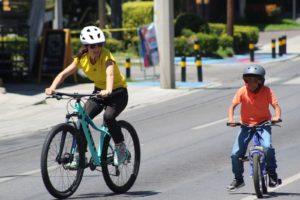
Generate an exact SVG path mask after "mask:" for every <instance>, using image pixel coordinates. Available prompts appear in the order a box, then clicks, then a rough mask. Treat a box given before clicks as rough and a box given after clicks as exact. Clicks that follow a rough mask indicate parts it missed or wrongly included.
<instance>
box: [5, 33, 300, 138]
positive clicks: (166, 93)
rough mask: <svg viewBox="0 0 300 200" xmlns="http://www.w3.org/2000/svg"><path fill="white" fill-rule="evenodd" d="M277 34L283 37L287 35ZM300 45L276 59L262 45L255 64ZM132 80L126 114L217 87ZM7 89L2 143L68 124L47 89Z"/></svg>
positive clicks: (67, 88)
mask: <svg viewBox="0 0 300 200" xmlns="http://www.w3.org/2000/svg"><path fill="white" fill-rule="evenodd" d="M276 34H278V35H282V34H284V33H276ZM262 35H263V34H262ZM265 36H266V34H265ZM268 40H269V39H268ZM262 41H267V39H266V38H262ZM269 41H270V40H269ZM299 44H300V34H298V35H297V34H295V35H294V36H293V37H291V38H289V37H288V40H287V54H286V55H284V56H282V57H278V56H277V57H276V59H272V58H271V44H268V43H266V42H265V43H261V45H260V49H259V50H257V51H256V53H255V62H257V63H262V64H263V63H270V62H280V61H283V60H288V59H292V58H294V57H295V56H298V55H299V54H300V45H299ZM277 52H278V51H277ZM190 59H191V60H190V65H193V62H194V61H193V60H192V58H190ZM249 59H250V57H249V55H247V54H246V55H236V56H234V57H233V58H228V59H209V58H207V59H206V58H204V59H203V65H204V66H205V65H214V66H218V65H220V64H222V65H229V64H230V65H233V64H236V65H243V64H248V63H251V62H250V60H249ZM188 62H189V61H188ZM192 67H194V66H192ZM122 70H124V69H122ZM176 70H177V72H178V71H180V68H179V67H177V68H176ZM152 73H153V72H150V73H149V74H152ZM157 73H158V71H157ZM179 73H180V72H179ZM177 75H178V74H177ZM132 76H133V77H132V78H133V79H136V81H134V82H130V83H129V86H128V90H129V93H130V96H129V103H128V106H127V108H126V110H125V112H126V111H128V110H130V109H136V108H140V107H143V106H147V105H150V104H155V103H157V102H162V101H166V100H169V99H172V98H176V97H178V96H182V95H187V94H189V93H191V92H194V91H195V90H191V89H194V88H201V87H207V86H213V84H214V83H213V82H197V81H196V80H195V78H194V79H193V80H192V81H189V82H184V83H183V82H180V81H179V80H177V81H176V87H177V88H178V89H176V90H173V89H161V88H160V87H159V81H158V80H157V79H156V80H155V81H153V80H148V81H147V80H145V79H144V74H143V72H142V71H141V70H139V69H137V68H135V71H133V73H132ZM177 77H180V76H177ZM3 86H4V87H1V85H0V105H1V106H0V113H1V115H0V140H1V139H8V138H13V137H16V136H19V135H25V134H32V133H33V132H34V131H38V130H41V129H46V128H50V127H51V126H53V125H55V124H57V123H60V122H63V121H64V116H65V113H66V108H65V106H66V102H65V101H56V100H54V99H48V100H47V101H46V102H45V101H44V100H45V95H44V93H43V92H44V88H45V87H47V85H37V84H5V83H4V84H3ZM92 88H93V85H92V84H91V83H85V84H78V85H64V87H61V88H60V89H59V91H62V92H73V91H74V92H75V91H76V92H79V93H80V92H83V93H87V92H90V91H91V90H92ZM96 120H97V118H96Z"/></svg>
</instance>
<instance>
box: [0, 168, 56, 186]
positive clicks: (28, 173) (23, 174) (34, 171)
mask: <svg viewBox="0 0 300 200" xmlns="http://www.w3.org/2000/svg"><path fill="white" fill-rule="evenodd" d="M54 168H57V166H52V167H49V170H52V169H54ZM40 171H41V170H40V169H35V170H32V171H28V172H24V173H22V174H17V175H11V176H10V177H3V178H0V183H3V182H6V181H10V180H13V179H16V178H18V177H22V176H29V175H32V174H37V173H40Z"/></svg>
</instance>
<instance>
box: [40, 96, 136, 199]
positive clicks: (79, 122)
mask: <svg viewBox="0 0 300 200" xmlns="http://www.w3.org/2000/svg"><path fill="white" fill-rule="evenodd" d="M64 97H66V98H67V99H69V101H68V103H67V108H69V107H71V108H72V111H71V112H68V113H67V114H66V122H65V123H61V124H58V125H56V126H54V127H53V128H52V129H51V131H50V132H49V134H48V135H47V137H46V139H45V142H44V145H43V148H42V154H41V173H42V178H43V182H44V185H45V187H46V189H47V190H48V192H49V193H50V194H51V195H52V196H54V197H56V198H59V199H64V198H67V197H69V196H71V195H72V194H73V193H74V192H75V191H76V190H77V188H78V187H79V184H80V182H81V180H82V176H83V173H84V169H86V168H88V167H89V168H90V169H91V170H99V171H102V174H103V178H104V180H105V183H106V185H107V186H108V187H109V188H110V189H111V190H112V191H113V192H115V193H124V192H127V191H128V190H129V189H130V188H131V187H132V186H133V184H134V182H135V180H136V178H137V176H138V172H139V167H140V156H141V155H140V143H139V138H138V136H137V133H136V131H135V129H134V127H133V126H132V125H131V124H129V123H128V122H126V121H123V120H120V121H118V125H119V126H120V127H121V130H122V134H123V135H124V143H125V144H126V159H125V160H124V161H123V162H122V163H118V165H116V164H114V158H113V157H114V153H115V144H114V142H113V140H112V138H111V135H110V133H109V131H108V129H107V127H106V126H105V124H103V125H101V126H99V127H98V126H97V125H96V124H95V123H94V122H93V120H92V119H91V118H90V117H89V116H88V115H87V114H86V112H85V111H84V108H83V103H84V102H83V99H84V98H88V97H89V98H98V96H96V95H95V94H77V93H74V94H70V93H60V92H56V93H54V94H53V95H52V96H51V97H49V98H56V99H57V100H60V99H64ZM103 105H104V103H103ZM104 107H105V105H104ZM67 110H68V109H67ZM80 127H82V130H83V132H84V136H85V138H86V140H87V145H88V148H89V152H90V154H91V157H90V159H89V161H88V160H86V155H85V154H86V150H85V149H84V146H83V143H82V140H83V138H81V137H82V136H81V135H80V134H79V131H80ZM90 128H93V129H95V130H96V132H99V133H100V135H99V137H98V138H99V139H97V140H95V141H96V142H97V143H95V142H94V139H93V136H92V134H91V131H90ZM94 137H95V136H94ZM96 145H98V148H96ZM76 156H77V158H78V157H79V165H78V167H76V168H71V167H70V166H71V165H70V164H71V163H72V161H73V160H74V159H75V157H76ZM98 168H101V169H102V170H100V169H98Z"/></svg>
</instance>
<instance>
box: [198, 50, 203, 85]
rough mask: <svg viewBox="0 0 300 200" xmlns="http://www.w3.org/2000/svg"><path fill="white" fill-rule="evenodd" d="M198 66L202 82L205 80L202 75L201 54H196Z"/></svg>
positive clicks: (199, 77) (199, 79)
mask: <svg viewBox="0 0 300 200" xmlns="http://www.w3.org/2000/svg"><path fill="white" fill-rule="evenodd" d="M196 67H197V76H198V81H199V82H202V81H203V75H202V59H201V56H200V54H198V55H197V56H196Z"/></svg>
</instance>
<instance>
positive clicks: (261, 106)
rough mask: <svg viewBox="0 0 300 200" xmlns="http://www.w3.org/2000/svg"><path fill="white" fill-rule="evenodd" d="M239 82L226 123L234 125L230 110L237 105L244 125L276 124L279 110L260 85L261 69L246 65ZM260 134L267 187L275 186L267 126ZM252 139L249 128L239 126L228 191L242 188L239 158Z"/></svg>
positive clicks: (263, 72) (276, 178)
mask: <svg viewBox="0 0 300 200" xmlns="http://www.w3.org/2000/svg"><path fill="white" fill-rule="evenodd" d="M243 80H244V82H245V85H244V86H242V87H241V88H240V89H239V90H238V91H237V92H236V94H235V96H234V98H233V100H232V103H231V105H230V107H229V109H228V123H234V110H235V108H236V106H237V105H239V104H241V108H240V121H241V122H242V123H244V124H248V125H256V124H260V123H261V122H264V121H268V120H272V121H275V122H278V121H280V118H281V108H280V106H279V104H278V101H277V98H276V96H275V94H274V92H273V91H272V90H271V89H270V88H269V87H267V86H265V85H264V81H265V69H264V68H263V67H262V66H260V65H257V64H253V65H248V66H246V68H245V69H244V72H243ZM269 105H271V106H272V107H273V109H274V111H275V115H274V117H273V118H272V115H271V112H270V110H269ZM260 134H261V135H260V136H261V144H262V146H263V147H264V151H265V155H266V163H267V165H266V169H267V172H268V175H269V186H270V187H275V186H276V185H277V180H278V176H277V173H276V168H277V165H276V158H275V149H274V148H273V147H272V140H271V135H272V134H271V127H270V126H263V127H262V131H261V133H260ZM252 137H253V135H252V133H251V128H249V127H241V129H240V131H239V133H238V135H237V137H236V139H235V142H234V144H233V147H232V153H231V161H232V172H233V174H234V179H233V182H232V183H231V184H230V185H229V186H228V187H227V190H228V191H235V190H236V189H238V188H240V187H242V186H244V185H245V183H244V179H243V172H244V166H243V161H241V160H240V158H242V157H244V155H245V154H246V151H247V146H248V144H249V142H250V141H251V139H252Z"/></svg>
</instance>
